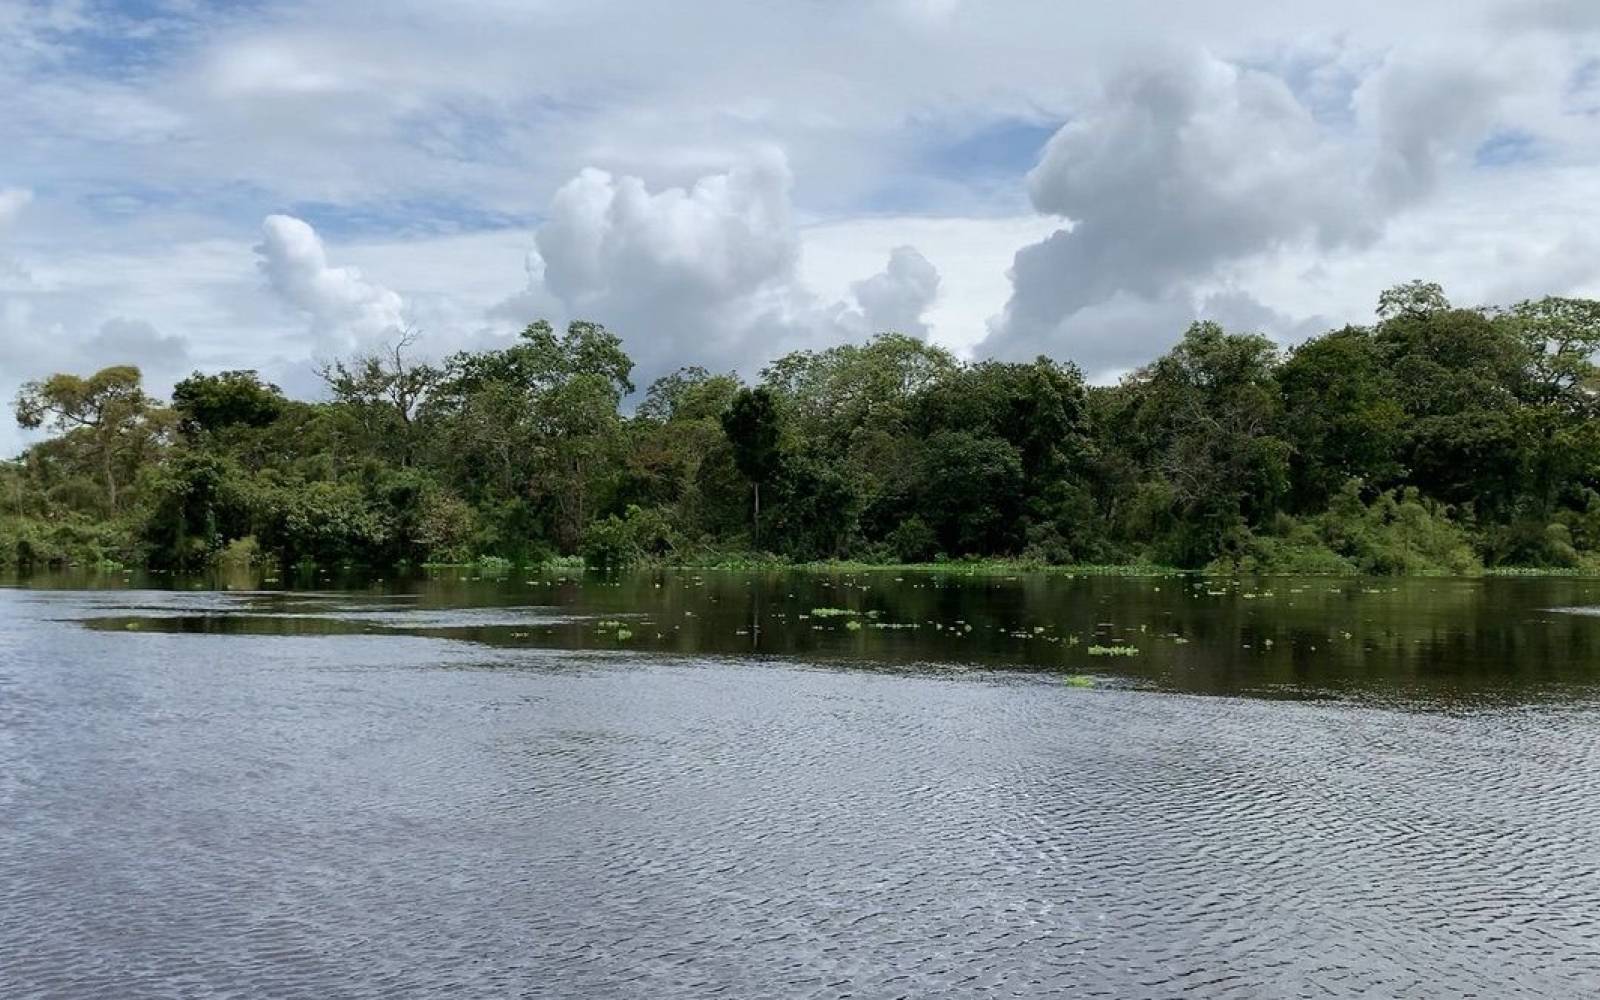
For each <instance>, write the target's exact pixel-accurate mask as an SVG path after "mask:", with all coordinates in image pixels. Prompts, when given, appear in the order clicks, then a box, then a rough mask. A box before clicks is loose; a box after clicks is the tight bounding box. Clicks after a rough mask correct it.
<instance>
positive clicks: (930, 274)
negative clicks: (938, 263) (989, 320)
mask: <svg viewBox="0 0 1600 1000" xmlns="http://www.w3.org/2000/svg"><path fill="white" fill-rule="evenodd" d="M850 290H851V291H852V292H853V293H854V294H855V298H856V301H857V302H858V303H859V304H860V314H861V325H862V328H863V329H864V331H865V332H866V333H868V334H871V333H875V332H881V331H884V330H893V331H895V332H896V333H909V334H911V335H913V336H917V337H923V338H926V337H927V336H928V332H929V327H928V323H927V321H926V320H925V319H924V318H923V314H924V313H926V312H927V311H928V309H929V308H930V307H931V306H932V305H933V303H934V300H935V299H936V298H938V295H939V270H938V268H936V267H934V266H933V265H932V264H931V263H929V262H928V258H926V257H924V256H922V254H921V253H919V252H918V251H917V248H916V247H913V246H898V247H895V248H894V249H893V250H890V251H889V263H888V265H887V266H886V267H885V268H884V269H883V271H881V272H880V273H878V274H875V275H873V276H872V277H870V278H864V279H862V280H861V281H858V282H855V283H854V284H853V285H851V286H850Z"/></svg>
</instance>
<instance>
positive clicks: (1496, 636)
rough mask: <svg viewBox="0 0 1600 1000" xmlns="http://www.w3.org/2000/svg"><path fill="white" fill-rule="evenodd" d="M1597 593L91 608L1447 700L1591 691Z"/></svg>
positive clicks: (661, 585)
mask: <svg viewBox="0 0 1600 1000" xmlns="http://www.w3.org/2000/svg"><path fill="white" fill-rule="evenodd" d="M46 582H49V581H46ZM142 582H147V581H140V580H138V579H134V578H130V579H129V580H128V581H127V585H129V586H137V585H138V584H140V583H142ZM33 593H35V594H40V595H42V594H44V593H46V592H45V591H34V592H33ZM39 599H44V598H43V597H40V598H39ZM1596 606H1600V582H1596V581H1583V580H1571V579H1553V580H1527V579H1512V580H1498V579H1488V580H1405V581H1399V582H1386V583H1382V584H1374V583H1372V582H1370V581H1366V582H1363V581H1342V580H1328V579H1307V580H1289V579H1275V580H1265V581H1221V580H1215V579H1203V578H1192V577H1161V578H1151V579H1121V578H1103V577H1101V578H1096V577H1078V578H1071V577H1067V576H1061V575H1022V576H1014V577H1003V576H977V575H962V574H956V573H950V574H917V575H911V574H900V575H896V574H890V573H861V574H855V575H849V574H840V575H836V576H825V575H817V574H800V573H766V574H758V573H713V572H705V573H692V572H656V573H639V574H630V575H624V576H621V577H616V578H606V577H600V576H595V575H582V574H526V575H519V576H517V577H516V578H514V579H498V580H493V579H489V580H486V579H482V578H473V577H472V576H470V575H469V574H464V573H462V574H438V575H434V576H432V577H429V578H422V579H413V580H399V581H394V580H391V581H384V582H381V583H367V584H363V585H361V586H360V587H359V588H358V589H353V590H343V591H322V592H315V591H310V592H289V591H263V590H254V591H244V592H232V593H219V592H207V591H193V590H176V591H165V592H163V591H152V590H128V591H120V592H119V591H115V590H101V591H99V592H97V594H96V595H95V596H94V597H93V599H85V600H84V601H83V602H82V605H81V607H82V609H83V610H82V611H81V612H77V613H81V614H82V617H84V619H85V621H86V623H87V624H88V625H89V627H91V628H95V629H103V630H110V631H118V630H122V631H140V630H143V631H157V632H176V633H200V634H236V635H298V636H319V635H414V636H426V637H432V638H443V639H454V640H459V641H466V642H472V643H478V644H483V645H488V646H494V647H500V648H512V649H516V648H549V649H568V650H578V649H586V650H599V651H624V650H626V651H634V652H644V653H673V654H679V655H770V656H779V657H789V658H798V659H804V660H808V661H839V662H849V663H855V664H859V665H863V666H873V667H879V668H907V667H913V668H914V667H916V666H917V665H920V664H946V665H969V666H980V667H1007V668H1013V669H1028V670H1050V671H1060V672H1063V673H1065V674H1069V675H1095V676H1103V677H1114V678H1118V679H1120V680H1121V681H1122V682H1124V683H1131V684H1136V685H1143V686H1151V687H1157V688H1161V689H1167V690H1176V691H1187V692H1196V693H1210V694H1257V695H1268V696H1278V697H1317V696H1348V695H1354V694H1360V695H1363V696H1372V697H1393V698H1400V699H1408V698H1412V699H1423V700H1434V701H1439V702H1442V703H1449V702H1452V701H1456V700H1468V701H1470V700H1474V699H1491V700H1500V701H1503V700H1506V699H1512V700H1514V699H1517V698H1522V697H1539V698H1548V697H1561V696H1564V695H1566V694H1569V693H1572V692H1573V691H1575V690H1576V691H1580V692H1581V690H1582V689H1583V688H1585V687H1586V686H1587V685H1589V684H1591V683H1593V682H1594V681H1595V680H1596V679H1597V677H1600V655H1597V654H1600V620H1597V619H1596V616H1595V615H1594V614H1591V613H1585V612H1586V609H1593V608H1595V607H1596ZM90 611H97V612H99V613H89V612H90Z"/></svg>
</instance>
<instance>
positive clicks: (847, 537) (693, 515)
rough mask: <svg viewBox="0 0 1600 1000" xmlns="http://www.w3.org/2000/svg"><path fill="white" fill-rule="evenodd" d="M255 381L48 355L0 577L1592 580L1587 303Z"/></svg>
mask: <svg viewBox="0 0 1600 1000" xmlns="http://www.w3.org/2000/svg"><path fill="white" fill-rule="evenodd" d="M413 348H414V344H413V343H412V339H411V338H410V337H405V338H402V339H401V340H399V341H398V342H397V343H395V344H393V345H392V346H391V347H390V348H389V349H388V350H387V351H385V352H384V353H382V354H380V355H373V356H368V357H359V358H354V359H348V360H345V361H342V362H339V363H336V364H333V365H330V366H328V367H327V368H326V369H325V370H324V371H323V373H322V374H323V378H324V379H325V381H326V383H327V387H328V397H329V398H328V401H326V402H303V401H299V400H292V399H287V398H285V397H284V396H283V394H282V393H281V392H280V391H279V390H278V389H277V388H276V387H274V386H272V385H268V384H265V383H264V382H262V381H261V379H259V378H258V377H257V375H256V373H254V372H250V371H233V372H223V373H221V374H215V375H204V374H198V373H197V374H195V375H193V376H191V377H190V378H187V379H185V380H184V381H183V382H181V383H179V384H178V386H177V387H176V389H175V390H174V392H173V395H172V400H171V403H170V405H168V404H164V403H162V402H160V401H158V400H155V399H152V398H150V397H149V396H147V395H145V394H144V392H143V391H142V390H141V387H140V373H139V371H138V369H136V368H133V367H127V366H117V367H111V368H107V369H105V370H103V371H100V372H98V373H95V374H93V375H88V376H77V375H70V374H58V375H53V376H51V377H49V378H47V379H44V380H42V381H39V382H34V383H30V384H28V385H27V386H25V387H24V388H23V390H22V391H21V393H20V394H19V395H18V397H17V401H16V416H17V419H18V421H19V422H20V423H21V424H22V425H23V426H25V427H30V428H31V427H39V426H46V427H49V428H51V429H53V430H54V431H56V432H57V433H56V436H54V437H53V438H51V439H49V440H46V441H43V442H42V443H39V444H36V445H34V446H33V447H32V448H30V449H28V451H27V452H26V453H25V454H23V455H22V456H21V457H20V458H19V459H17V460H16V461H14V462H10V463H6V464H4V465H0V512H3V513H0V565H13V566H15V565H24V564H34V565H41V564H58V563H66V562H76V563H92V562H115V563H121V564H125V565H148V566H151V567H155V568H167V569H200V568H204V567H207V566H209V565H212V564H215V563H217V562H218V561H219V560H220V561H235V562H243V561H250V560H263V561H267V562H270V563H275V564H282V565H294V564H308V563H314V564H317V565H321V566H332V565H336V564H356V565H362V566H371V567H392V566H395V565H398V564H411V565H418V564H423V563H429V562H465V561H473V560H484V559H490V560H506V561H510V562H514V563H531V562H539V561H545V560H548V559H551V558H554V557H558V556H565V557H572V556H582V557H583V558H584V560H585V561H586V562H588V563H589V564H590V565H606V566H615V565H622V564H627V563H633V562H639V561H650V560H654V561H661V562H687V561H697V562H711V561H716V560H718V559H727V560H739V559H749V558H752V557H754V558H766V557H772V558H777V559H786V560H795V561H799V560H823V559H852V560H858V561H866V562H895V563H911V562H925V561H936V560H941V559H951V560H955V559H966V558H977V557H1007V558H1011V559H1016V560H1023V561H1033V562H1038V563H1043V564H1062V563H1101V564H1104V563H1120V562H1150V563H1160V564H1165V565H1173V566H1180V567H1205V566H1211V567H1213V568H1219V569H1228V570H1244V571H1251V570H1259V571H1282V572H1338V573H1349V572H1370V573H1415V572H1450V573H1467V572H1473V571H1476V570H1479V569H1481V568H1482V567H1484V566H1485V565H1489V566H1497V565H1513V566H1528V567H1552V568H1555V567H1561V568H1569V569H1580V570H1582V569H1588V568H1597V569H1600V421H1597V420H1596V416H1597V413H1600V397H1597V395H1596V392H1597V389H1600V382H1597V379H1596V372H1597V369H1596V366H1595V364H1594V356H1595V352H1596V349H1597V348H1600V303H1597V302H1593V301H1588V300H1578V299H1562V298H1547V299H1543V300H1541V301H1537V302H1525V303H1522V304H1519V305H1515V306H1511V307H1505V308H1500V307H1493V308H1473V309H1463V308H1456V307H1454V306H1452V305H1451V304H1450V303H1449V302H1448V301H1446V299H1445V297H1444V294H1443V293H1442V291H1441V290H1440V289H1439V287H1438V286H1437V285H1432V284H1425V283H1422V282H1414V283H1411V284H1408V285H1403V286H1400V287H1397V288H1394V289H1392V290H1390V291H1388V292H1385V293H1384V294H1383V295H1382V296H1381V297H1380V300H1379V307H1378V312H1377V322H1376V324H1375V325H1373V326H1351V327H1345V328H1343V329H1339V330H1334V331H1331V332H1329V333H1326V334H1324V335H1322V336H1320V337H1317V338H1315V339H1312V340H1310V341H1307V342H1305V343H1303V344H1301V345H1299V346H1297V347H1295V348H1293V349H1292V350H1289V351H1287V352H1284V351H1281V350H1280V349H1279V348H1278V347H1277V346H1275V345H1274V344H1273V342H1272V341H1271V340H1269V339H1267V338H1266V337H1264V336H1260V335H1258V334H1252V333H1230V332H1227V331H1225V330H1223V329H1222V328H1220V327H1218V326H1217V325H1215V324H1213V323H1197V324H1195V325H1194V326H1192V327H1191V328H1190V329H1189V330H1188V332H1187V333H1186V334H1184V337H1183V339H1182V341H1181V342H1180V343H1179V344H1178V345H1177V346H1176V347H1174V348H1173V349H1172V350H1171V351H1170V352H1168V353H1167V354H1166V355H1164V356H1162V357H1160V358H1158V359H1156V360H1155V361H1154V362H1152V363H1151V364H1149V365H1147V366H1145V367H1144V368H1141V369H1139V370H1138V371H1136V372H1134V373H1133V374H1131V375H1129V376H1128V377H1126V378H1125V379H1123V380H1122V382H1121V383H1120V384H1119V385H1116V386H1111V387H1093V386H1087V385H1085V383H1084V380H1083V376H1082V374H1081V373H1080V372H1079V370H1078V369H1077V368H1076V367H1075V366H1073V365H1072V364H1070V363H1063V362H1058V361H1053V360H1050V359H1048V358H1044V357H1041V358H1039V359H1038V360H1036V361H1033V362H1030V363H1025V364H1005V363H1000V362H996V361H981V362H975V363H963V362H961V361H958V360H957V359H956V358H955V357H953V356H952V355H951V354H949V353H948V352H946V351H944V350H942V349H940V348H938V347H935V346H932V345H929V344H926V343H924V342H922V341H920V340H917V339H914V338H911V337H906V336H901V335H897V334H892V333H889V334H883V335H881V336H879V337H877V338H876V339H874V340H872V341H871V342H869V343H866V344H862V345H847V346H841V347H835V348H831V349H829V350H825V351H802V352H797V353H794V354H789V355H787V356H785V357H782V358H779V359H778V360H776V361H774V362H773V363H772V364H771V365H769V366H768V367H767V368H766V369H765V370H763V372H762V373H761V378H760V381H759V384H757V385H754V386H746V385H744V384H743V383H742V382H741V380H740V379H739V378H738V377H737V376H735V375H732V374H716V373H712V372H708V371H706V370H705V369H702V368H684V369H681V370H679V371H677V372H675V373H673V374H671V375H668V376H666V377H664V378H661V379H658V380H657V381H656V382H655V383H654V384H652V385H650V386H649V387H648V389H647V390H646V391H645V393H644V395H643V397H642V399H641V400H639V402H638V405H637V407H635V408H634V409H633V411H632V413H631V415H630V414H629V413H628V412H626V411H625V409H624V401H625V400H626V399H628V398H630V397H631V396H632V394H633V393H634V391H635V386H634V384H633V383H632V382H631V381H630V374H631V372H632V369H633V364H632V362H631V361H630V360H629V358H628V356H627V354H626V353H624V351H623V349H622V345H621V342H620V341H619V340H618V338H617V337H616V336H614V335H612V334H611V333H610V332H608V331H607V330H606V329H604V328H603V327H601V326H599V325H596V324H593V323H573V324H572V325H571V326H569V327H568V328H567V329H566V331H565V332H562V333H558V332H557V331H555V330H553V329H552V328H551V326H550V325H549V324H547V323H543V322H540V323H534V324H533V325H531V326H529V327H528V328H527V329H526V330H525V331H524V332H523V333H522V335H521V337H520V338H518V339H517V340H516V342H515V343H514V344H513V345H512V346H509V347H506V348H504V349H502V350H492V351H480V352H465V353H460V354H456V355H454V356H452V357H450V358H448V359H446V360H444V361H443V362H441V363H439V364H437V365H431V364H422V363H417V362H416V361H414V359H413V355H412V352H413Z"/></svg>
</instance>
